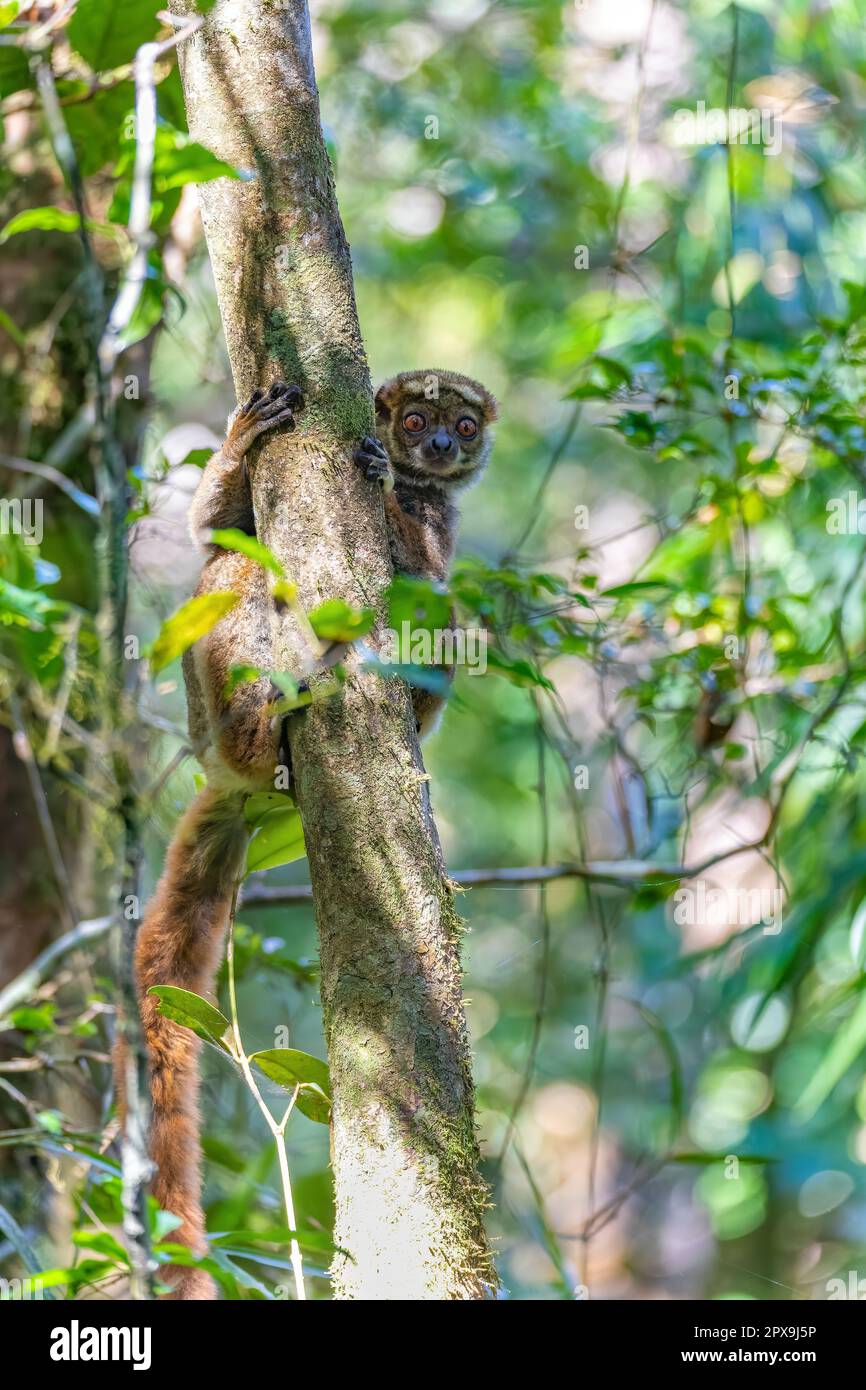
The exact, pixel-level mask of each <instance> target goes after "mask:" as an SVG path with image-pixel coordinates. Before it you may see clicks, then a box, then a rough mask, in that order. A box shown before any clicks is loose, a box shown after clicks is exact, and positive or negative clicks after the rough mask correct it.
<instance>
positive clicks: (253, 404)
mask: <svg viewBox="0 0 866 1390" xmlns="http://www.w3.org/2000/svg"><path fill="white" fill-rule="evenodd" d="M303 405H304V395H303V392H302V391H301V388H300V386H287V385H286V383H285V382H284V381H275V382H274V384H273V386H271V387H270V388H269V389H268V391H267V392H265V391H264V390H263V389H262V388H261V387H259V388H258V389H257V390H256V391H254V392H253V394H252V395H251V396H250V398H249V400H248V401H247V403H246V405H244V406H243V407H242V408H241V412H240V414H241V416H242V417H244V416H248V415H252V416H253V417H254V418H257V419H259V420H270V419H272V418H273V417H274V415H275V414H276V413H277V412H279V411H284V410H289V411H292V412H294V411H296V410H302V409H303Z"/></svg>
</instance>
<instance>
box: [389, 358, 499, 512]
mask: <svg viewBox="0 0 866 1390" xmlns="http://www.w3.org/2000/svg"><path fill="white" fill-rule="evenodd" d="M376 409H377V414H378V416H379V421H380V427H384V429H385V432H386V433H387V434H388V441H387V442H388V448H389V453H390V455H391V463H392V465H393V467H394V469H395V471H396V472H397V473H398V474H402V475H403V476H404V477H407V478H410V479H412V480H413V481H415V482H418V483H425V482H426V483H439V484H441V485H442V486H448V487H463V486H466V485H467V484H468V483H471V482H473V481H474V480H475V479H476V478H477V477H478V476H479V475H480V473H481V471H482V470H483V468H484V465H485V464H486V462H487V459H488V457H489V455H490V449H491V446H492V444H493V430H492V424H493V421H494V419H495V418H496V402H495V401H494V399H493V397H492V396H491V395H490V392H489V391H487V390H486V389H485V388H484V387H483V386H481V385H480V383H479V382H476V381H470V380H469V378H468V377H461V376H458V375H457V374H456V373H454V372H437V371H427V372H404V373H402V375H401V376H399V377H395V378H394V379H393V381H390V382H386V383H385V385H384V386H382V387H380V389H379V391H378V393H377V396H376Z"/></svg>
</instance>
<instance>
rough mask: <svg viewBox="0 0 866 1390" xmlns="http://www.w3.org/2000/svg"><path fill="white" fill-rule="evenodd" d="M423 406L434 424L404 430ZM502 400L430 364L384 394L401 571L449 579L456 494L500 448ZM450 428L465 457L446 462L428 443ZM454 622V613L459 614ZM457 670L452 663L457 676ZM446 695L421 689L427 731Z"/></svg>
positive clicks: (388, 500) (389, 500)
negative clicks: (463, 422)
mask: <svg viewBox="0 0 866 1390" xmlns="http://www.w3.org/2000/svg"><path fill="white" fill-rule="evenodd" d="M414 410H417V411H419V412H420V413H421V414H422V415H423V417H424V420H425V422H426V428H425V430H424V431H423V432H422V433H420V434H419V435H418V436H413V435H410V434H409V433H408V432H407V430H406V429H405V428H404V425H403V421H404V420H405V418H406V415H407V414H408V413H410V412H412V411H414ZM497 414H498V410H497V405H496V401H495V399H494V398H493V396H492V395H491V394H490V392H489V391H488V390H487V388H486V387H484V386H482V385H481V383H480V382H478V381H473V380H472V378H471V377H467V376H461V375H460V373H459V372H445V371H442V370H440V369H439V368H437V367H429V368H426V369H423V370H419V371H414V372H401V373H400V375H399V376H395V377H392V379H391V380H390V381H386V382H384V384H383V385H382V386H380V387H379V390H378V391H377V392H376V419H377V432H378V435H379V437H380V439H381V441H382V443H383V444H384V446H385V448H386V449H387V451H388V457H389V459H390V462H391V470H392V476H391V479H390V480H389V481H390V482H391V483H392V487H391V489H390V490H388V491H386V493H385V499H384V501H385V519H386V521H387V523H388V538H389V541H390V545H391V559H392V560H393V563H394V569H395V570H396V571H397V572H398V574H408V575H412V576H414V577H415V578H418V579H430V580H433V581H435V582H439V583H445V581H446V580H447V578H448V575H449V572H450V569H451V562H452V560H453V558H454V544H455V540H456V536H457V523H458V521H459V513H458V511H457V508H456V506H455V505H454V502H453V500H452V499H453V498H454V496H455V495H456V493H457V492H458V491H461V490H462V489H463V488H465V487H468V486H471V484H472V483H474V482H477V481H478V479H479V478H480V477H481V474H482V472H483V471H484V469H485V467H486V465H487V461H488V459H489V457H490V451H491V448H492V447H493V428H492V427H493V422H494V421H495V420H496V417H497ZM466 416H468V417H469V418H471V419H473V420H474V421H475V422H476V424H477V426H478V433H477V435H476V436H475V438H474V439H473V440H471V441H468V442H467V441H465V440H462V439H460V436H459V434H458V432H457V422H458V421H459V420H460V419H461V418H464V417H466ZM439 430H442V431H444V432H446V433H447V434H448V435H449V436H450V437H451V439H452V440H453V441H454V443H455V444H457V445H459V452H458V454H457V457H456V458H455V459H454V460H453V461H451V462H449V463H446V464H445V465H444V467H443V466H440V465H439V464H438V461H437V460H435V459H434V460H431V459H430V457H429V453H430V450H429V446H428V441H429V439H430V437H431V435H433V434H434V433H436V432H437V431H439ZM452 622H453V619H452ZM453 674H454V671H453V668H448V669H446V675H447V676H448V677H449V678H451V677H452V676H453ZM443 705H444V701H443V700H442V698H441V697H440V696H438V695H434V694H433V693H432V692H431V691H428V690H418V689H413V691H412V707H413V710H414V713H415V722H416V725H417V728H418V732H419V734H421V735H422V736H423V735H425V734H428V733H430V732H431V731H432V730H433V728H435V725H436V722H437V720H438V717H439V715H440V714H441V712H442V708H443Z"/></svg>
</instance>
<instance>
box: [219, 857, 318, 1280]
mask: <svg viewBox="0 0 866 1390" xmlns="http://www.w3.org/2000/svg"><path fill="white" fill-rule="evenodd" d="M239 889H240V882H238V883H236V884H235V891H234V894H233V895H232V906H231V915H230V916H229V936H228V950H227V952H226V961H227V964H228V980H229V1007H230V1010H231V1024H232V1035H233V1037H234V1044H235V1060H236V1061H237V1063H238V1065H239V1067H240V1069H241V1071H242V1072H243V1077H244V1080H245V1081H246V1083H247V1086H248V1087H249V1090H250V1091H251V1092H252V1095H253V1098H254V1099H255V1102H256V1105H257V1106H258V1107H259V1109H260V1110H261V1112H262V1114H263V1115H264V1117H265V1121H266V1123H267V1126H268V1129H269V1130H270V1131H271V1134H272V1135H273V1137H274V1144H275V1146H276V1150H277V1162H278V1164H279V1168H280V1181H281V1183H282V1188H283V1205H284V1207H285V1209H286V1222H287V1224H288V1227H289V1230H290V1231H295V1230H297V1227H296V1225H295V1204H294V1201H293V1200H292V1180H291V1175H290V1173H289V1157H288V1154H287V1153H286V1125H287V1124H288V1122H289V1116H290V1115H291V1113H292V1111H293V1110H294V1108H295V1101H296V1100H297V1099H298V1092H299V1090H300V1089H301V1088H300V1086H299V1085H298V1086H296V1087H295V1090H294V1094H293V1095H292V1099H291V1100H290V1101H289V1105H288V1108H287V1110H286V1113H285V1114H284V1116H283V1118H282V1119H281V1120H280V1121H279V1122H277V1121H276V1120H275V1119H274V1117H273V1115H272V1114H271V1111H270V1108H269V1106H268V1105H267V1102H266V1101H265V1100H264V1097H263V1096H262V1093H261V1091H260V1090H259V1088H258V1085H257V1083H256V1079H255V1077H254V1076H253V1071H252V1067H251V1066H250V1063H249V1058H248V1057H247V1054H246V1052H245V1050H244V1045H243V1041H242V1040H241V1026H240V1020H239V1017H238V1001H237V991H236V989H235V912H236V910H237V903H238V891H239ZM289 1258H290V1260H291V1264H292V1273H293V1275H294V1278H295V1297H296V1298H297V1299H298V1301H299V1302H300V1303H304V1302H306V1298H307V1291H306V1288H305V1287H304V1264H303V1259H302V1257H301V1247H300V1246H299V1245H298V1242H297V1240H296V1239H295V1237H294V1236H292V1238H291V1242H290V1245H289Z"/></svg>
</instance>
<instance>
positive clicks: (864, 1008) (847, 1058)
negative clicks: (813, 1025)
mask: <svg viewBox="0 0 866 1390" xmlns="http://www.w3.org/2000/svg"><path fill="white" fill-rule="evenodd" d="M864 1047H866V995H864V996H863V998H862V999H861V1000H860V1002H859V1003H858V1005H857V1007H856V1009H855V1010H854V1012H853V1013H852V1014H851V1015H850V1017H849V1018H847V1019H846V1020H845V1022H844V1023H843V1024H842V1026H841V1028H840V1029H839V1030H838V1032H837V1033H836V1036H835V1038H834V1039H833V1041H832V1043H831V1044H830V1047H829V1048H828V1050H827V1052H826V1053H825V1054H824V1056H823V1058H822V1059H821V1061H820V1062H819V1063H818V1066H817V1068H816V1070H815V1071H814V1072H813V1074H812V1076H811V1077H810V1078H809V1081H808V1083H807V1085H806V1088H805V1090H804V1091H803V1093H802V1095H801V1096H800V1099H799V1100H798V1101H797V1102H796V1104H795V1105H794V1112H795V1113H796V1114H797V1115H798V1116H799V1117H800V1118H801V1119H804V1120H808V1119H811V1118H812V1116H813V1115H814V1114H815V1111H816V1110H817V1109H818V1108H819V1106H821V1105H822V1104H823V1103H824V1101H825V1100H826V1099H827V1097H828V1096H829V1094H830V1092H831V1091H832V1090H833V1088H834V1086H836V1084H837V1083H838V1082H839V1081H841V1079H842V1077H843V1076H844V1075H845V1073H846V1071H847V1070H848V1068H849V1067H850V1066H852V1065H853V1063H854V1062H855V1061H856V1060H857V1058H858V1057H859V1056H860V1053H861V1052H862V1051H863V1049H864Z"/></svg>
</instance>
